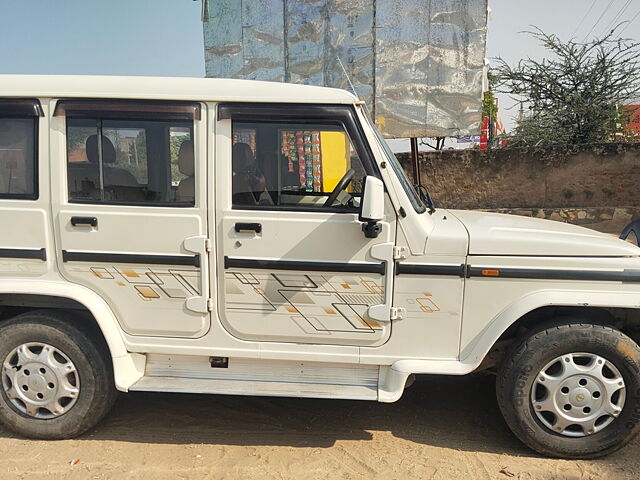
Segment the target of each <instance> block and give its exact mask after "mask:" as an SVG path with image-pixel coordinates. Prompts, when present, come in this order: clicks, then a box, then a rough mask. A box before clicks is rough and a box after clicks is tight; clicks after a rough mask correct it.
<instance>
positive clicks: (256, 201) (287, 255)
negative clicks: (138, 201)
mask: <svg viewBox="0 0 640 480" xmlns="http://www.w3.org/2000/svg"><path fill="white" fill-rule="evenodd" d="M354 117H355V115H354V113H353V110H352V109H351V108H350V107H346V106H345V107H320V106H311V105H300V106H296V105H248V104H227V105H224V104H223V105H219V108H218V121H217V122H216V138H217V150H216V162H215V165H216V176H217V181H216V202H217V217H218V222H217V223H218V227H219V228H218V237H217V243H218V259H217V261H218V265H219V267H223V268H220V269H219V271H220V274H219V279H220V282H219V288H218V295H219V299H220V300H221V301H220V302H219V303H218V314H219V316H220V319H221V322H222V325H223V327H224V328H225V329H227V330H228V331H229V332H230V333H231V334H232V335H234V336H236V337H238V338H241V339H245V340H257V341H273V342H295V343H314V344H341V345H369V346H372V345H380V344H382V343H384V342H385V341H386V340H387V339H388V337H389V335H390V332H391V323H390V320H389V316H390V307H391V305H390V302H391V291H392V285H391V282H392V281H393V241H394V239H395V226H396V219H395V214H394V212H393V209H392V207H391V204H390V202H389V201H388V199H387V202H386V203H387V209H386V212H387V215H386V218H385V220H384V221H383V222H381V225H382V231H381V233H380V235H379V236H378V237H376V238H367V237H365V235H364V233H363V230H362V223H361V222H360V221H359V220H358V211H359V205H360V199H361V194H362V187H363V179H364V177H365V176H366V175H375V176H377V175H378V174H377V172H378V170H377V167H376V166H375V163H374V161H373V158H372V155H371V153H370V151H369V149H368V147H367V145H366V144H365V142H364V141H363V139H362V136H361V133H360V130H359V128H358V125H357V123H356V121H355V120H354ZM372 307H375V308H372Z"/></svg>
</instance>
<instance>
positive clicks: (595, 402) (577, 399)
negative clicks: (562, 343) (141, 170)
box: [531, 353, 625, 437]
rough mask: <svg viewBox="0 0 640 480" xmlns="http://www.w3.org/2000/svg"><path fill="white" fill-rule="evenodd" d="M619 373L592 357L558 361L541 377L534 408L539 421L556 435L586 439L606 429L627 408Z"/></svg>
mask: <svg viewBox="0 0 640 480" xmlns="http://www.w3.org/2000/svg"><path fill="white" fill-rule="evenodd" d="M624 400H625V384H624V379H623V378H622V375H621V374H620V371H619V370H618V369H617V368H616V366H615V365H614V364H613V363H611V362H609V361H608V360H607V359H605V358H603V357H600V356H598V355H595V354H592V353H569V354H566V355H562V356H560V357H557V358H555V359H554V360H552V361H551V362H549V363H548V364H547V365H546V366H545V367H544V368H543V369H542V370H540V372H539V373H538V375H537V377H536V380H535V382H534V383H533V386H532V388H531V404H532V407H533V411H534V412H535V413H536V416H537V417H538V419H539V420H540V421H541V422H542V423H543V424H544V425H545V426H546V427H547V428H549V429H550V430H552V431H553V432H555V433H558V434H561V435H565V436H568V437H584V436H587V435H592V434H594V433H596V432H599V431H601V430H603V429H604V428H606V427H607V426H608V425H609V424H610V423H611V422H613V420H614V419H615V418H616V417H617V416H618V415H620V412H622V408H623V407H624Z"/></svg>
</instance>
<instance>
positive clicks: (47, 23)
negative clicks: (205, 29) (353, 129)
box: [0, 0, 640, 145]
mask: <svg viewBox="0 0 640 480" xmlns="http://www.w3.org/2000/svg"><path fill="white" fill-rule="evenodd" d="M212 1H215V0H212ZM489 7H490V9H491V13H490V17H489V24H488V33H487V58H489V60H490V61H491V59H492V58H495V57H498V56H500V57H502V58H504V59H505V60H506V61H507V62H508V63H511V64H514V63H516V62H517V61H518V60H519V59H520V58H523V57H524V56H531V57H533V58H540V57H542V56H543V55H544V50H543V49H542V48H541V47H540V46H539V45H538V44H537V43H536V41H535V40H533V39H532V38H531V37H529V36H528V35H526V34H524V33H521V32H522V31H524V30H530V29H531V27H532V25H536V26H538V27H540V28H541V29H543V30H544V31H546V32H550V33H555V34H557V35H559V36H560V37H561V38H562V39H567V38H571V37H574V38H576V39H578V40H582V39H583V38H586V39H589V38H592V37H593V36H594V35H601V34H602V33H603V32H604V31H606V29H607V28H610V25H613V24H615V23H618V22H622V21H625V20H632V19H633V21H632V22H631V23H629V24H628V25H626V26H625V27H624V28H626V29H625V31H624V36H628V37H631V38H634V39H635V40H640V0H535V1H531V0H489ZM200 8H201V4H200V1H199V0H198V1H193V0H56V1H46V0H0V73H42V74H87V75H89V74H96V75H98V74H110V75H149V76H193V77H202V76H204V53H203V37H202V24H201V22H200ZM616 17H617V19H616ZM499 101H500V107H501V118H502V120H503V122H504V123H505V124H506V125H507V127H511V126H512V125H513V121H512V120H511V119H512V117H515V116H516V115H517V106H516V107H515V108H513V106H514V102H513V101H512V100H510V99H509V98H508V97H507V96H504V95H501V96H500V97H499ZM403 145H404V144H403Z"/></svg>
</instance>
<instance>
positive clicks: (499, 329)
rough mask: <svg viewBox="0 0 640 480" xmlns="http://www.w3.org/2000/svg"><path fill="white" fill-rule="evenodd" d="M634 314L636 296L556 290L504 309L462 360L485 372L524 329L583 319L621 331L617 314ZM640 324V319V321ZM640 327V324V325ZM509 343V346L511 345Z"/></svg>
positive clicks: (639, 300)
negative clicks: (564, 318)
mask: <svg viewBox="0 0 640 480" xmlns="http://www.w3.org/2000/svg"><path fill="white" fill-rule="evenodd" d="M620 311H632V312H633V313H634V314H635V315H636V316H640V296H639V295H638V293H636V292H611V291H577V290H569V291H562V290H553V291H549V290H546V291H538V292H533V293H531V294H529V295H526V296H524V297H522V298H520V299H517V300H515V301H514V302H513V303H511V304H510V305H509V306H508V307H506V308H505V309H503V310H502V311H501V312H500V313H499V314H498V315H496V317H494V318H493V319H492V320H491V322H489V323H488V324H487V325H486V326H485V328H484V329H483V330H482V332H481V333H480V334H479V335H478V336H477V337H476V338H475V339H474V340H473V341H472V342H471V343H469V345H467V346H466V347H465V348H464V349H462V350H461V351H460V360H461V362H463V363H464V364H466V365H468V366H469V367H470V371H473V370H476V369H477V370H483V369H485V368H488V367H491V366H492V365H493V364H495V363H496V361H497V359H496V358H491V356H492V354H494V353H496V352H498V354H497V357H500V354H499V352H500V350H504V348H502V346H501V343H502V342H508V341H509V339H515V338H517V337H518V336H519V334H521V331H522V329H525V330H529V329H531V328H533V327H534V326H535V325H537V324H539V323H541V322H542V321H545V320H548V319H549V318H552V317H554V316H580V317H582V318H588V319H589V320H591V321H594V322H598V323H603V324H608V325H611V326H616V327H618V328H620V329H622V327H623V325H624V320H623V319H620V317H619V316H617V315H615V312H620ZM638 321H639V322H640V317H638ZM636 326H640V323H638V325H636ZM509 343H510V342H509Z"/></svg>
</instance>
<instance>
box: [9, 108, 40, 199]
mask: <svg viewBox="0 0 640 480" xmlns="http://www.w3.org/2000/svg"><path fill="white" fill-rule="evenodd" d="M43 116H44V112H43V110H42V105H41V104H40V100H38V99H36V98H0V119H3V118H18V119H27V120H28V119H31V120H32V121H33V169H32V172H33V178H32V185H33V190H32V193H0V200H31V201H35V200H38V199H39V198H40V188H39V187H40V181H39V179H40V162H39V158H40V148H39V147H40V142H39V138H40V117H43Z"/></svg>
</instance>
